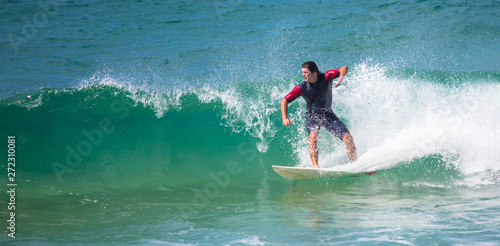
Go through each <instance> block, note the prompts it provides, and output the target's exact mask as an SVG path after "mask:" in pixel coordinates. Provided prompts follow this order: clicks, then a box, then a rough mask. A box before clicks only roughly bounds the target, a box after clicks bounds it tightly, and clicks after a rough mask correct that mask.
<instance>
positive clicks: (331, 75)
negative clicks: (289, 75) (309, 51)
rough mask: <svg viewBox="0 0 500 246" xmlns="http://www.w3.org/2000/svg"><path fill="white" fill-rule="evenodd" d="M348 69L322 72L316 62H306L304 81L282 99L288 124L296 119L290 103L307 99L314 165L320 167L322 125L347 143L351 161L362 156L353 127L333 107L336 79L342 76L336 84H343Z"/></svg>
mask: <svg viewBox="0 0 500 246" xmlns="http://www.w3.org/2000/svg"><path fill="white" fill-rule="evenodd" d="M348 70H349V68H348V67H347V66H344V67H340V68H337V69H335V70H328V71H326V72H325V73H321V72H320V71H319V70H318V66H317V65H316V63H314V62H312V61H308V62H305V63H304V64H302V77H303V78H304V81H303V82H302V83H301V84H299V85H297V86H295V88H293V90H292V91H291V92H290V93H288V94H287V95H286V96H285V98H283V100H282V101H281V116H282V118H283V125H285V126H287V127H288V126H290V124H291V122H292V120H291V119H289V118H288V104H289V103H291V102H293V101H294V100H295V99H296V98H298V97H300V96H302V97H303V98H304V99H305V100H306V104H307V106H306V129H307V133H308V134H309V155H310V157H311V161H312V164H313V167H316V168H319V165H318V158H319V153H318V134H319V129H320V127H321V126H323V127H325V128H326V129H327V130H328V131H329V132H330V133H332V134H333V135H334V136H336V137H337V138H339V139H340V140H342V141H343V142H344V143H345V145H346V152H347V158H348V159H349V161H350V162H351V163H352V162H355V161H356V160H357V159H358V157H357V152H356V145H355V144H354V140H353V138H352V136H351V134H350V133H349V130H348V129H347V127H346V126H345V125H344V123H343V122H342V121H341V120H340V119H339V118H338V117H337V116H336V115H335V114H334V113H333V110H332V109H331V107H332V81H333V79H335V78H338V80H337V83H336V84H335V87H337V86H339V85H340V83H342V80H343V79H344V76H345V75H346V74H347V71H348Z"/></svg>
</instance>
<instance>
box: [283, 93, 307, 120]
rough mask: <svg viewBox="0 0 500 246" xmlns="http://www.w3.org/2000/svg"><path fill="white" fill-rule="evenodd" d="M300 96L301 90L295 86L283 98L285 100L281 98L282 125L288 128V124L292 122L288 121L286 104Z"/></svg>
mask: <svg viewBox="0 0 500 246" xmlns="http://www.w3.org/2000/svg"><path fill="white" fill-rule="evenodd" d="M300 96H302V90H301V89H300V86H299V85H297V86H295V87H294V88H293V90H292V91H291V92H290V93H288V95H286V96H285V98H283V100H281V118H282V119H283V125H285V126H290V123H292V120H290V119H288V104H289V103H291V102H293V100H295V99H297V97H300Z"/></svg>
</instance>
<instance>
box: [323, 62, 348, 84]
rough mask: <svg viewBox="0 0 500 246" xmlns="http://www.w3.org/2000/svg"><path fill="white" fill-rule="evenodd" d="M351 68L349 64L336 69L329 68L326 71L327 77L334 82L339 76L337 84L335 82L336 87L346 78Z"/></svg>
mask: <svg viewBox="0 0 500 246" xmlns="http://www.w3.org/2000/svg"><path fill="white" fill-rule="evenodd" d="M348 70H349V68H348V67H347V66H343V67H339V68H337V69H334V70H328V71H326V73H325V76H326V79H327V80H328V81H330V82H332V80H333V79H335V78H339V79H338V80H337V84H335V87H337V86H339V85H340V83H341V82H342V80H343V79H344V76H345V75H346V74H347V71H348Z"/></svg>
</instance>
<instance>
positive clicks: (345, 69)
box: [335, 66, 349, 87]
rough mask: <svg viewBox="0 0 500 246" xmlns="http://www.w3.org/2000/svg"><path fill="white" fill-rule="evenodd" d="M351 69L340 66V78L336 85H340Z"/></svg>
mask: <svg viewBox="0 0 500 246" xmlns="http://www.w3.org/2000/svg"><path fill="white" fill-rule="evenodd" d="M348 70H349V67H347V66H343V67H341V68H339V79H338V80H337V84H335V87H337V86H339V85H340V83H341V82H342V80H343V79H344V76H345V75H346V74H347V71H348Z"/></svg>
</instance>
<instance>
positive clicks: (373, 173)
mask: <svg viewBox="0 0 500 246" xmlns="http://www.w3.org/2000/svg"><path fill="white" fill-rule="evenodd" d="M365 174H366V175H368V176H375V175H376V174H378V173H377V171H373V172H366V173H365Z"/></svg>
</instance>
